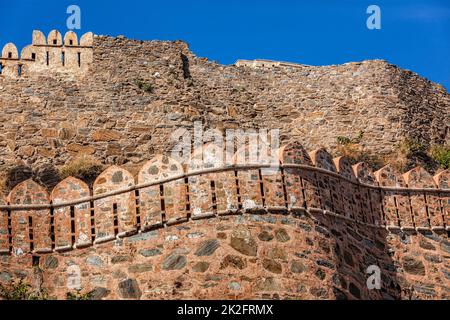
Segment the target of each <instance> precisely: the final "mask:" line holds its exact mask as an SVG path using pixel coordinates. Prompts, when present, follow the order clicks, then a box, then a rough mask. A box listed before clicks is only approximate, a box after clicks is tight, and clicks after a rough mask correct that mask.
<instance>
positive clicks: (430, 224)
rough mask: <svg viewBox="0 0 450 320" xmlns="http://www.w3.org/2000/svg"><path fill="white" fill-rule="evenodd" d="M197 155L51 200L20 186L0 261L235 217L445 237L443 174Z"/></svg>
mask: <svg viewBox="0 0 450 320" xmlns="http://www.w3.org/2000/svg"><path fill="white" fill-rule="evenodd" d="M200 149H201V150H195V151H194V152H193V154H192V156H191V160H190V162H189V163H188V164H187V165H186V166H184V167H183V166H182V165H181V164H180V163H178V162H177V161H176V160H174V159H172V158H170V157H168V156H165V155H158V156H156V157H154V158H153V159H152V160H150V161H148V162H147V163H146V164H145V165H144V166H143V167H142V169H141V170H140V172H139V174H138V176H137V179H135V177H133V175H131V174H130V173H129V172H128V171H127V170H125V169H123V168H120V167H118V166H112V167H109V168H107V169H106V170H105V171H104V172H103V173H102V174H101V175H100V176H98V177H97V179H96V180H95V182H94V185H93V188H92V189H90V188H89V187H88V186H87V185H86V183H84V182H83V181H81V180H79V179H76V178H73V177H69V178H67V179H65V180H63V181H62V182H60V183H59V184H58V185H57V186H56V187H55V188H54V189H53V191H52V192H51V193H50V194H49V193H48V192H47V190H46V189H45V188H43V187H42V186H40V185H39V184H37V183H36V182H34V181H32V180H27V181H24V182H22V183H20V184H19V185H17V186H16V187H15V188H14V189H13V190H12V191H11V192H10V194H9V196H8V197H7V198H6V199H1V198H0V253H3V254H10V253H12V254H15V255H21V254H26V253H35V254H45V253H51V252H54V251H67V250H72V249H76V248H84V247H87V246H91V245H95V244H100V243H104V242H108V241H112V240H114V239H117V238H123V237H127V236H131V235H134V234H136V233H139V232H146V231H148V230H152V229H155V228H160V227H163V226H166V225H172V224H175V223H181V222H185V221H188V220H190V219H202V218H208V217H215V216H218V215H229V214H241V213H267V212H270V213H280V212H281V213H291V214H294V215H296V214H316V213H320V214H326V215H328V216H331V217H335V218H338V219H345V220H348V221H352V222H354V223H358V224H363V225H365V226H367V227H372V228H386V229H388V230H390V231H395V230H403V231H414V232H417V231H419V232H422V231H435V232H445V231H449V225H450V221H449V211H450V187H449V186H450V171H449V170H447V171H442V172H440V173H439V174H437V175H436V176H434V177H433V176H431V175H430V174H429V173H428V172H427V171H425V170H424V169H423V168H421V167H416V168H414V169H413V170H411V171H409V172H407V173H405V174H400V173H398V172H396V171H395V170H394V169H393V167H391V166H389V165H388V166H385V167H383V168H382V169H381V170H379V171H377V172H375V173H374V172H372V171H371V169H370V168H369V166H368V165H367V164H365V163H358V164H356V165H354V166H352V165H351V164H350V162H349V160H348V159H347V158H345V157H338V158H335V159H333V158H332V156H331V155H330V154H329V153H328V152H327V151H326V150H324V149H319V150H315V151H313V152H311V153H307V152H306V151H305V150H304V148H303V147H302V146H301V145H300V144H299V143H297V142H293V143H289V144H288V145H286V146H283V147H282V148H280V150H279V151H278V159H279V167H275V168H274V166H273V165H270V164H248V163H247V162H248V161H247V160H248V159H246V154H248V153H247V151H248V150H246V149H245V148H244V149H241V150H238V151H237V152H236V154H235V156H234V157H233V164H232V165H230V166H226V167H223V166H221V165H219V164H216V163H215V161H214V159H217V158H218V156H219V155H220V153H222V152H224V151H223V150H221V149H219V148H216V147H213V148H211V147H209V148H200ZM204 150H208V151H207V152H209V153H210V154H208V155H205V151H204ZM222 155H223V154H222ZM219 158H220V157H219ZM208 159H209V160H208ZM211 159H212V160H211ZM221 159H223V158H221Z"/></svg>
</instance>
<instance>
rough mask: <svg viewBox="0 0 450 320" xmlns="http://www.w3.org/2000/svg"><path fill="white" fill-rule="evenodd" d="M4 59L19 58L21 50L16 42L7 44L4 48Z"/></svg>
mask: <svg viewBox="0 0 450 320" xmlns="http://www.w3.org/2000/svg"><path fill="white" fill-rule="evenodd" d="M2 58H3V59H19V51H18V50H17V47H16V45H15V44H14V43H12V42H10V43H7V44H5V46H4V47H3V50H2Z"/></svg>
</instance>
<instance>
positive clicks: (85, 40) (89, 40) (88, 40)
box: [80, 32, 94, 47]
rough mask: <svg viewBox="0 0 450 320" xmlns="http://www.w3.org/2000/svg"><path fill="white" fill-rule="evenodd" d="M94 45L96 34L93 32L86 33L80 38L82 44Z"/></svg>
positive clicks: (84, 45)
mask: <svg viewBox="0 0 450 320" xmlns="http://www.w3.org/2000/svg"><path fill="white" fill-rule="evenodd" d="M93 45H94V34H93V33H92V32H88V33H85V34H83V35H82V36H81V38H80V46H82V47H92V46H93Z"/></svg>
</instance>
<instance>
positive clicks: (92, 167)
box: [59, 155, 104, 183]
mask: <svg viewBox="0 0 450 320" xmlns="http://www.w3.org/2000/svg"><path fill="white" fill-rule="evenodd" d="M103 169H104V167H103V165H102V164H101V163H100V161H98V160H97V159H95V158H94V157H92V156H88V155H81V156H79V157H77V158H75V159H73V160H72V161H70V162H68V163H66V164H65V165H64V166H62V167H61V168H60V169H59V171H60V174H61V178H63V179H64V178H67V177H75V178H78V179H81V180H83V181H85V182H88V183H90V182H93V181H94V180H95V179H96V178H97V176H98V175H99V174H100V173H101V172H102V171H103Z"/></svg>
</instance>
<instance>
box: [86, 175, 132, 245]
mask: <svg viewBox="0 0 450 320" xmlns="http://www.w3.org/2000/svg"><path fill="white" fill-rule="evenodd" d="M133 185H134V178H133V176H132V175H131V173H129V172H128V171H126V170H124V169H122V168H120V167H117V166H112V167H109V168H108V169H106V170H105V171H104V172H103V173H102V174H101V175H100V176H98V177H97V179H96V180H95V182H94V196H96V195H101V194H105V193H108V192H112V191H117V190H122V189H126V188H129V187H131V186H133ZM94 212H95V242H96V243H99V242H104V241H108V240H112V239H114V238H115V237H116V236H124V235H126V234H129V233H133V232H135V231H136V230H137V224H136V200H135V196H134V191H133V192H126V193H122V194H120V195H116V196H109V197H106V198H103V199H100V200H95V201H94Z"/></svg>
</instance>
